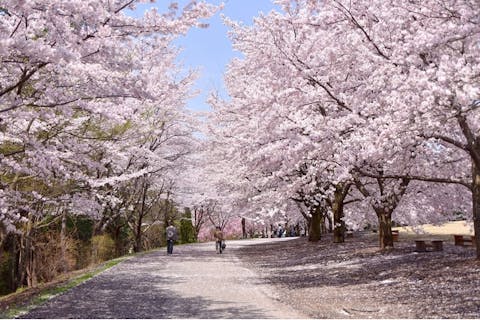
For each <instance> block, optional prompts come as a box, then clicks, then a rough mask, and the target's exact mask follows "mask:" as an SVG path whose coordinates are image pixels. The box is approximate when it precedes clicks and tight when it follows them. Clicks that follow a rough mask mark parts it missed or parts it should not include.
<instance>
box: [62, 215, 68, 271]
mask: <svg viewBox="0 0 480 320" xmlns="http://www.w3.org/2000/svg"><path fill="white" fill-rule="evenodd" d="M60 249H61V250H62V257H61V260H62V261H61V267H60V268H61V272H68V271H69V270H68V263H67V214H66V213H65V212H64V213H63V215H62V228H61V230H60Z"/></svg>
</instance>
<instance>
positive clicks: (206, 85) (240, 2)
mask: <svg viewBox="0 0 480 320" xmlns="http://www.w3.org/2000/svg"><path fill="white" fill-rule="evenodd" d="M157 2H158V3H157V4H154V5H155V6H157V7H158V8H159V11H160V12H162V11H164V9H162V8H166V7H167V6H168V4H169V3H170V2H171V1H168V0H159V1H157ZM176 2H178V3H179V5H180V7H181V8H182V7H183V6H185V4H187V3H188V2H189V1H188V0H180V1H176ZM207 2H209V3H213V4H220V3H222V2H223V3H224V4H225V6H224V9H223V10H222V11H221V12H219V13H217V14H216V15H215V16H214V17H212V18H211V19H209V20H207V21H205V22H207V23H209V24H210V26H209V28H207V29H192V30H190V32H189V33H188V34H187V35H186V36H185V37H181V38H180V39H178V40H177V41H176V44H177V45H179V46H180V47H182V48H183V52H182V53H181V55H180V57H179V60H180V62H182V63H183V64H184V66H185V67H188V68H193V69H199V71H200V78H199V79H198V81H197V84H196V89H199V90H200V91H201V94H200V95H199V96H198V97H197V98H194V99H192V100H191V101H189V103H188V106H189V107H190V108H191V109H193V110H208V109H209V107H208V105H207V104H206V103H205V100H206V98H207V96H208V94H209V92H210V91H212V90H213V91H219V93H220V94H221V95H222V96H225V95H226V93H225V90H224V86H223V80H222V79H223V78H222V77H223V72H224V70H225V66H226V65H227V64H228V62H229V61H230V59H232V58H233V57H234V56H235V55H238V53H235V52H234V51H233V49H232V46H231V43H230V41H229V39H228V36H227V32H228V28H227V27H226V26H225V25H223V22H222V18H221V15H222V14H223V15H225V16H227V17H229V18H231V19H233V20H236V21H241V22H243V23H244V24H246V25H251V24H252V23H253V19H254V17H255V16H257V15H258V14H259V12H263V13H268V12H270V11H271V10H272V9H277V7H276V6H275V5H274V4H273V3H272V1H271V0H223V1H219V0H207ZM148 7H151V5H148V6H147V5H142V6H139V7H138V8H137V10H136V12H135V14H139V15H142V14H143V12H144V11H145V10H146V9H147V8H148Z"/></svg>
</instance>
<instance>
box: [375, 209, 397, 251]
mask: <svg viewBox="0 0 480 320" xmlns="http://www.w3.org/2000/svg"><path fill="white" fill-rule="evenodd" d="M377 217H378V240H379V244H380V249H382V250H383V249H390V248H393V236H392V214H391V213H390V212H387V211H385V210H377Z"/></svg>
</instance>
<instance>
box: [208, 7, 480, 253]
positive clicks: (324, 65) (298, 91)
mask: <svg viewBox="0 0 480 320" xmlns="http://www.w3.org/2000/svg"><path fill="white" fill-rule="evenodd" d="M275 2H276V3H277V4H278V5H280V6H281V8H282V12H275V11H272V12H271V13H269V14H267V15H261V16H259V17H257V18H256V19H255V22H254V25H253V26H245V25H242V24H237V23H235V22H233V21H229V20H226V23H228V24H229V25H230V27H231V29H232V31H231V39H232V41H233V44H234V48H235V49H236V50H238V51H239V52H240V53H241V54H242V56H241V57H240V58H237V59H234V60H233V61H232V62H231V63H230V65H229V67H228V70H227V72H226V74H225V82H226V87H227V90H228V94H229V99H221V98H220V97H217V96H215V95H212V97H211V99H210V103H211V105H212V106H213V108H214V112H213V114H212V115H211V116H210V118H209V120H210V121H209V126H208V128H207V129H206V131H205V132H206V135H207V137H208V138H209V145H208V146H206V147H205V148H206V151H205V159H208V160H204V161H206V162H207V164H210V166H208V165H207V167H208V169H207V170H210V172H212V173H214V172H216V173H217V174H212V175H211V176H214V177H216V178H214V179H211V180H210V181H212V185H214V186H215V187H216V188H217V193H216V195H215V196H216V197H217V198H218V199H222V201H221V202H222V203H224V204H225V208H223V210H224V211H228V212H237V213H242V214H245V215H249V216H250V217H252V218H253V217H255V216H258V217H259V218H264V217H272V216H273V215H274V214H275V212H280V213H282V214H284V215H285V214H287V215H288V214H289V213H290V212H293V215H294V214H295V213H294V212H297V213H301V214H302V215H303V217H304V218H305V219H306V220H307V221H308V223H309V228H310V233H309V234H310V239H311V240H318V239H319V238H320V236H321V233H320V225H321V222H322V219H325V218H327V219H328V218H330V217H331V218H332V220H333V221H332V225H333V232H334V241H335V242H342V241H344V234H345V229H346V227H347V225H348V226H349V227H351V228H363V227H364V226H366V225H368V224H376V225H378V228H379V240H380V246H381V248H389V247H393V239H392V234H391V226H392V217H393V218H394V220H395V221H396V222H399V223H408V224H415V223H422V222H439V221H442V220H446V219H448V213H452V212H455V211H469V212H470V211H472V212H473V221H474V228H475V234H477V235H478V234H480V220H479V219H480V111H479V107H480V81H479V79H480V63H479V62H480V61H479V59H480V6H479V4H478V1H474V0H426V1H425V0H418V1H417V0H404V1H396V0H395V1H393V0H374V1H371V0H368V1H366V0H356V1H351V0H348V1H344V0H313V1H312V0H278V1H275ZM293 207H296V209H297V210H294V209H293ZM269 208H270V209H269ZM374 220H376V221H374ZM476 241H477V257H478V258H480V237H476Z"/></svg>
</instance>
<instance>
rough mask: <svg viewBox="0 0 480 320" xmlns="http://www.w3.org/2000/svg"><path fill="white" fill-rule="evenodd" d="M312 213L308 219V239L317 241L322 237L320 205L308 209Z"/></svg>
mask: <svg viewBox="0 0 480 320" xmlns="http://www.w3.org/2000/svg"><path fill="white" fill-rule="evenodd" d="M310 214H311V215H312V217H311V219H310V220H309V221H308V222H309V225H308V241H313V242H315V241H319V240H320V239H321V238H322V232H321V230H320V223H321V220H322V212H321V210H320V207H316V208H315V209H312V210H310Z"/></svg>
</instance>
